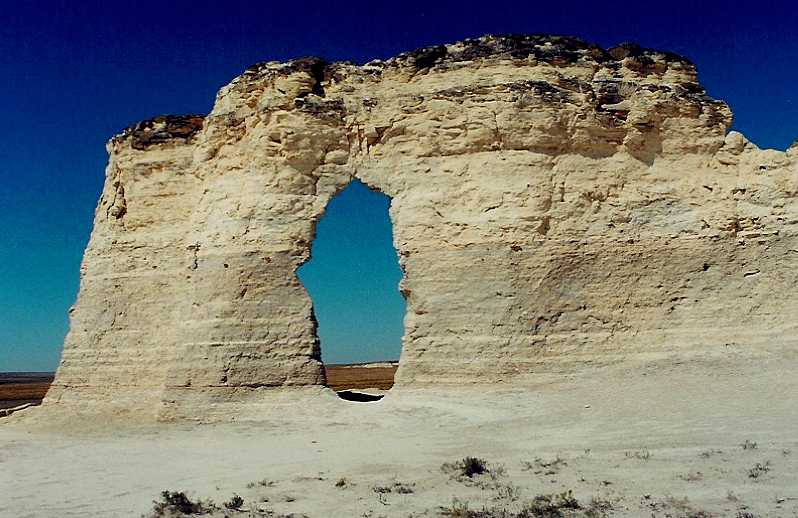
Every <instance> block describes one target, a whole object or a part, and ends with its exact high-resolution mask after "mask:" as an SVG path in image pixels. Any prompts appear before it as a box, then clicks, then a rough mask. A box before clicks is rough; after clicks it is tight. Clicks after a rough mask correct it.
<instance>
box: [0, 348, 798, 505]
mask: <svg viewBox="0 0 798 518" xmlns="http://www.w3.org/2000/svg"><path fill="white" fill-rule="evenodd" d="M746 365H749V367H746ZM796 367H798V365H796V362H794V361H784V360H758V363H757V366H756V368H751V367H750V363H746V362H742V363H740V364H739V365H737V366H735V365H717V364H713V365H712V366H711V367H708V366H707V365H678V364H667V363H661V364H658V365H650V366H649V367H647V368H642V367H636V368H632V367H628V366H627V367H625V368H623V367H616V368H605V369H601V370H593V371H590V372H589V375H588V371H585V372H584V373H582V374H580V375H576V374H574V375H571V376H565V377H560V378H558V379H556V380H541V382H540V384H539V385H537V386H534V387H529V388H528V389H525V390H524V391H519V390H507V389H505V388H502V387H501V386H495V387H492V388H490V389H489V390H486V388H485V387H466V388H462V389H459V390H457V391H448V392H443V391H440V390H436V391H435V392H433V391H431V390H414V391H401V392H400V391H399V390H394V391H392V392H389V393H388V396H387V397H385V398H384V399H382V400H381V401H378V402H374V403H353V402H347V401H342V400H339V399H337V398H336V397H335V396H334V395H333V394H332V393H331V392H329V393H325V394H323V395H322V396H320V397H317V398H315V400H314V402H313V403H307V404H301V405H295V406H292V407H289V408H290V410H286V408H282V409H281V410H279V411H275V412H273V413H271V414H269V415H264V416H262V418H261V419H259V420H257V421H247V422H236V423H223V424H190V423H181V424H161V425H148V426H141V427H130V428H125V429H119V428H115V429H109V428H106V429H100V428H97V427H96V426H97V423H94V427H93V428H94V429H93V430H87V429H86V428H85V427H84V428H80V427H76V428H64V427H58V428H56V429H53V428H48V427H43V426H42V425H41V424H38V423H34V422H30V421H29V420H28V419H25V416H24V415H23V416H22V419H19V418H16V419H15V418H13V417H12V418H10V419H7V420H5V421H0V423H2V424H0V516H2V517H14V518H24V517H55V516H57V517H78V516H80V517H86V516H102V517H116V516H120V517H122V516H124V517H129V516H142V515H146V514H148V513H150V511H151V510H152V501H153V500H154V499H157V498H158V496H159V494H160V492H161V491H163V490H167V489H168V490H179V491H185V492H186V493H187V495H189V496H190V497H192V498H198V499H207V498H210V499H213V500H214V501H215V502H217V503H221V502H223V501H225V500H229V499H230V497H231V496H232V495H233V494H234V493H235V494H238V495H240V496H241V497H242V498H243V499H244V505H243V506H242V509H243V511H241V512H232V511H230V512H228V514H229V516H286V515H287V516H292V515H293V516H308V517H375V518H376V517H380V516H386V517H411V516H440V515H441V512H442V507H444V508H445V507H452V505H453V501H454V500H455V499H456V500H457V502H459V503H458V504H457V505H459V506H461V507H462V506H464V505H466V504H467V505H468V506H469V507H470V508H471V509H482V507H483V506H484V507H488V508H493V507H495V508H499V509H508V510H513V509H518V508H519V507H520V506H521V505H523V504H524V502H528V501H530V500H531V499H533V498H534V497H535V496H536V495H540V494H550V493H559V492H563V491H567V490H573V495H574V497H575V498H576V499H578V500H579V502H580V503H581V504H582V505H583V506H588V505H589V504H590V502H591V499H594V498H596V499H599V500H601V501H607V502H609V503H610V504H611V505H612V510H611V511H609V512H608V513H607V515H608V516H628V517H648V516H656V517H660V516H661V517H666V516H673V517H676V516H685V517H687V516H692V517H701V516H719V517H726V516H730V517H737V516H740V517H746V518H748V517H750V516H755V517H795V516H798V405H796V403H798V396H797V395H798V377H797V376H795V373H796V372H798V370H796ZM34 411H35V409H34ZM26 412H27V411H26ZM82 424H83V425H87V424H86V423H82ZM746 441H749V442H748V443H747V444H748V447H747V448H744V447H743V446H742V445H743V444H744V443H745V442H746ZM753 443H756V445H755V447H754V445H753ZM467 455H472V456H477V457H481V458H483V459H485V460H487V461H488V467H489V468H491V470H492V474H485V475H479V476H476V477H474V478H473V479H469V478H467V477H465V478H462V477H461V478H460V479H458V478H457V477H454V476H453V475H452V474H451V473H449V472H445V471H444V470H442V469H441V466H442V464H444V463H446V462H453V461H457V460H458V459H461V458H463V457H464V456H467ZM557 459H560V460H559V461H558V460H557ZM757 465H759V466H760V467H762V469H756V466H757ZM752 470H753V471H752ZM753 474H756V476H755V477H754V476H752V475H753ZM341 479H344V481H343V483H341V482H340V481H341ZM397 484H399V485H397ZM338 486H343V487H338ZM400 487H402V488H404V489H401V490H400V489H399V488H400ZM408 488H409V489H408ZM400 491H404V492H400ZM410 491H412V492H410ZM267 511H271V512H273V513H274V514H268V513H267ZM702 512H703V513H705V514H701V513H702ZM292 513H293V514H292ZM745 513H749V514H745ZM217 514H218V515H219V516H222V514H221V512H220V513H217ZM463 516H464V515H463ZM580 516H581V515H580Z"/></svg>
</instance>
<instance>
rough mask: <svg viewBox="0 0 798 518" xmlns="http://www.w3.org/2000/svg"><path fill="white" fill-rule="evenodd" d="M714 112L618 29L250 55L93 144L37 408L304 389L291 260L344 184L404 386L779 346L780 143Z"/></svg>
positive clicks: (787, 245)
mask: <svg viewBox="0 0 798 518" xmlns="http://www.w3.org/2000/svg"><path fill="white" fill-rule="evenodd" d="M730 124H731V113H730V111H729V109H728V107H727V106H726V105H725V104H724V103H722V102H720V101H716V100H714V99H711V98H710V97H708V96H707V95H706V94H705V93H704V90H703V88H702V87H701V86H700V84H699V83H698V82H697V79H696V71H695V67H694V66H693V65H692V64H691V63H690V62H689V61H687V60H685V59H683V58H681V57H679V56H676V55H673V54H669V53H664V52H657V51H652V50H647V49H642V48H639V47H637V46H634V45H622V46H619V47H616V48H613V49H610V50H604V49H601V48H599V47H596V46H592V45H589V44H586V43H584V42H582V41H580V40H577V39H573V38H562V37H548V36H517V37H515V36H513V37H483V38H479V39H474V40H467V41H463V42H459V43H455V44H452V45H446V46H443V45H442V46H438V47H432V48H427V49H422V50H419V51H416V52H411V53H407V54H402V55H400V56H398V57H396V58H393V59H390V60H388V61H384V62H383V61H373V62H371V63H368V64H366V65H363V66H355V65H352V64H346V63H329V64H328V63H325V62H324V61H322V60H319V59H315V58H307V59H300V60H296V61H292V62H290V63H263V64H259V65H255V66H253V67H251V68H249V69H247V70H246V71H245V72H244V74H243V75H241V76H240V77H238V78H236V79H234V80H233V81H232V82H231V83H230V84H229V85H227V86H226V87H224V88H222V90H221V91H220V92H219V94H218V96H217V99H216V103H215V106H214V109H213V111H212V112H211V113H210V114H208V115H207V116H205V117H204V118H203V117H201V116H188V117H169V116H167V117H160V118H157V119H153V120H151V121H146V122H143V123H140V124H137V125H135V126H133V127H131V128H129V129H128V130H126V131H125V132H123V133H122V134H121V135H118V136H116V137H114V138H113V139H112V140H111V141H110V142H109V144H108V151H109V153H110V161H109V165H108V168H107V171H106V176H107V179H106V184H105V188H104V191H103V194H102V197H101V199H100V202H99V206H98V208H97V213H96V218H95V222H94V231H93V233H92V237H91V241H90V243H89V246H88V248H87V250H86V255H85V259H84V262H83V266H82V271H81V274H82V275H81V288H80V295H79V298H78V301H77V304H76V306H75V308H74V309H73V310H72V321H71V330H70V333H69V335H68V337H67V339H66V344H65V347H64V354H63V359H62V363H61V366H60V368H59V371H58V375H57V378H56V382H55V384H54V386H53V388H52V390H51V392H50V394H49V395H48V398H47V401H46V405H45V408H46V407H47V406H48V405H51V406H52V405H55V404H56V403H57V402H61V404H67V403H68V402H70V401H78V402H80V403H81V404H82V405H85V404H87V402H89V401H96V402H97V403H98V404H99V405H101V406H102V405H105V406H108V405H111V402H113V403H114V404H116V405H119V406H120V407H121V406H125V405H127V404H128V403H129V401H132V400H135V401H136V402H137V403H138V404H139V405H140V406H142V407H146V408H149V409H151V412H152V415H153V416H158V417H161V418H168V417H172V416H179V415H200V414H202V412H204V409H206V408H208V405H212V404H215V403H219V402H223V401H233V402H246V401H251V400H253V399H254V398H257V397H260V396H261V395H263V394H264V393H274V391H273V390H268V388H271V387H282V388H286V387H303V386H318V385H321V384H323V383H324V377H323V371H322V369H321V363H320V353H319V345H318V339H317V337H316V334H315V329H316V324H315V320H314V317H313V311H312V306H311V302H310V299H309V297H308V295H307V293H306V291H305V290H304V288H303V287H302V285H301V284H300V282H299V280H298V279H297V277H296V275H295V271H296V269H297V268H298V267H299V266H300V265H301V264H302V263H303V262H304V261H306V260H307V258H308V256H309V251H310V246H311V241H312V239H313V234H314V225H315V222H316V221H318V219H319V218H320V217H321V215H322V214H323V212H324V209H325V206H326V204H327V202H328V201H329V200H330V198H331V197H332V196H333V195H334V194H335V193H336V192H338V191H339V190H341V189H342V188H343V187H345V186H346V185H347V183H348V182H350V181H351V180H352V178H355V177H356V178H359V179H360V180H362V181H363V182H365V183H366V184H368V185H369V186H371V187H372V188H374V189H378V190H380V191H381V192H383V193H385V194H387V195H388V196H390V197H391V198H392V205H391V218H392V220H393V224H394V243H395V245H396V249H397V251H398V253H399V256H400V262H401V265H402V268H403V270H404V273H405V278H404V280H403V281H402V286H401V289H402V291H403V293H404V294H405V296H406V298H407V316H406V318H405V336H404V347H403V352H402V358H401V364H400V368H399V371H398V374H397V383H398V386H399V390H401V389H402V387H407V386H413V385H418V386H424V385H428V384H447V383H463V382H469V381H473V382H487V383H493V382H498V381H505V382H513V383H526V382H529V381H532V380H535V379H536V377H537V376H540V375H541V374H545V373H558V372H567V371H569V370H570V369H573V368H574V367H575V366H577V365H584V364H585V363H586V362H589V363H593V364H598V365H601V364H607V363H614V362H618V361H626V362H630V364H631V363H633V362H648V361H655V360H658V359H667V358H677V359H679V360H688V359H694V360H696V361H698V360H699V359H702V358H704V359H710V360H713V361H715V360H716V359H721V358H723V357H725V356H730V355H731V356H741V355H742V356H746V357H759V356H763V355H784V354H787V355H793V356H794V355H795V353H796V351H798V321H796V317H795V315H798V293H796V292H795V290H794V289H793V288H794V287H795V286H796V285H797V284H798V268H796V266H798V237H796V236H798V154H796V153H795V152H794V150H795V148H793V149H792V150H791V151H789V152H787V153H782V152H777V151H772V150H759V149H758V148H756V147H755V146H754V145H753V144H751V143H749V142H747V141H746V139H745V138H744V137H743V136H742V135H740V134H738V133H735V132H732V133H729V134H728V135H727V131H728V128H729V126H730ZM283 392H284V391H283ZM125 398H129V400H125Z"/></svg>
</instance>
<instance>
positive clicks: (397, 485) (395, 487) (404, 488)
mask: <svg viewBox="0 0 798 518" xmlns="http://www.w3.org/2000/svg"><path fill="white" fill-rule="evenodd" d="M414 486H415V484H405V483H404V482H394V483H393V484H387V485H381V486H372V488H371V490H372V491H374V492H375V493H378V494H382V495H385V494H388V493H398V494H400V495H411V494H413V493H414V492H415V491H414V489H413V487H414Z"/></svg>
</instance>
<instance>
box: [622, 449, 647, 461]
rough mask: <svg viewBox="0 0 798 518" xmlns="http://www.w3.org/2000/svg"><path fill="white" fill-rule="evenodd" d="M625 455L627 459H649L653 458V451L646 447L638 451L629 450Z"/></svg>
mask: <svg viewBox="0 0 798 518" xmlns="http://www.w3.org/2000/svg"><path fill="white" fill-rule="evenodd" d="M625 455H626V458H627V459H640V460H648V459H650V458H651V452H650V451H648V450H647V449H645V448H643V449H642V450H637V451H627V452H626V453H625Z"/></svg>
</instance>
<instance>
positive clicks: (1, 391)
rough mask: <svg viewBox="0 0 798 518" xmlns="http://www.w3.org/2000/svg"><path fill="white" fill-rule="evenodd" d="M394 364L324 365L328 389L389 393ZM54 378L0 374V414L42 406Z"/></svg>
mask: <svg viewBox="0 0 798 518" xmlns="http://www.w3.org/2000/svg"><path fill="white" fill-rule="evenodd" d="M396 367H397V364H396V363H389V362H386V363H377V364H354V365H344V364H341V365H325V367H324V370H325V373H326V375H327V385H328V386H329V387H330V388H331V389H332V390H334V391H336V392H338V391H340V390H349V389H370V388H376V389H379V390H388V389H390V388H391V387H392V386H393V377H394V373H395V372H396ZM52 381H53V374H52V373H49V372H32V373H0V410H3V409H5V408H13V407H16V406H19V405H22V404H25V403H33V404H39V403H41V401H42V399H43V398H44V395H45V394H46V393H47V389H48V388H49V387H50V383H52Z"/></svg>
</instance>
